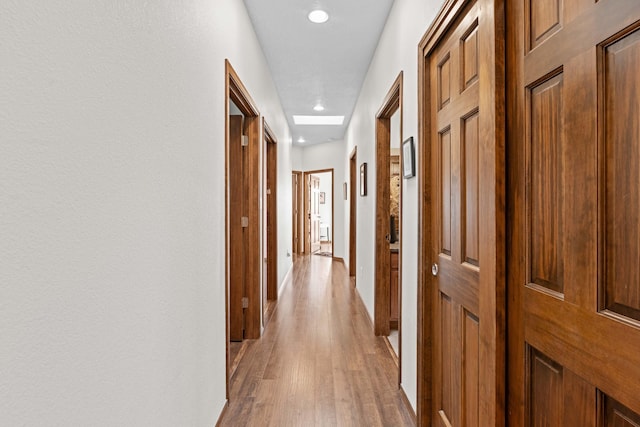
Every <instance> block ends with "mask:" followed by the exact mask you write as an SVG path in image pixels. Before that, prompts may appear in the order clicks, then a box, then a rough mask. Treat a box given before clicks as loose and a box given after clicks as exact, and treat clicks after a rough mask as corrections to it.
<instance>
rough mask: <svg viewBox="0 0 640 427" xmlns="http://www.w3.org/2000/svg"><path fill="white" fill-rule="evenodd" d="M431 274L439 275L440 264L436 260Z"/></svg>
mask: <svg viewBox="0 0 640 427" xmlns="http://www.w3.org/2000/svg"><path fill="white" fill-rule="evenodd" d="M431 274H433V275H434V276H437V275H438V264H436V263H435V262H434V263H433V265H432V266H431Z"/></svg>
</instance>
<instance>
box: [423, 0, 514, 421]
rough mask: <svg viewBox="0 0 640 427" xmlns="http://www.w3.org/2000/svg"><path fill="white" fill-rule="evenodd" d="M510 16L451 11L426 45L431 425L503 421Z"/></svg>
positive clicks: (473, 8)
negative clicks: (504, 47) (506, 27)
mask: <svg viewBox="0 0 640 427" xmlns="http://www.w3.org/2000/svg"><path fill="white" fill-rule="evenodd" d="M502 10H503V6H502V5H501V3H500V2H496V1H491V0H477V1H450V2H446V7H444V8H443V10H442V12H441V14H440V16H439V17H438V18H437V19H436V21H435V22H434V25H433V26H432V28H431V29H430V30H429V31H428V32H427V34H426V35H425V38H424V39H423V42H422V43H421V49H422V52H423V54H424V57H425V62H424V64H423V65H421V67H422V66H423V68H421V72H420V73H421V76H423V77H422V79H423V80H422V84H423V86H422V90H421V99H422V102H421V105H422V107H421V108H422V110H421V111H423V113H422V114H424V116H425V117H424V120H425V129H426V132H427V133H426V135H424V138H425V146H426V147H427V148H426V149H428V150H429V151H428V152H425V151H421V153H423V154H422V157H421V158H422V159H423V160H424V162H423V165H422V166H421V167H422V168H423V169H422V171H423V172H424V173H425V174H428V176H426V178H425V179H426V184H421V186H423V187H422V188H423V190H422V191H423V193H422V194H424V195H425V198H424V200H425V202H424V211H423V212H424V214H423V215H422V217H425V218H427V219H429V220H430V224H429V225H425V224H424V223H423V225H422V236H423V237H422V238H423V240H424V241H425V242H426V243H425V245H428V246H425V247H424V249H422V252H421V253H422V254H424V255H421V259H422V262H423V263H424V264H426V265H424V264H423V265H422V266H421V273H420V274H421V280H422V284H423V286H424V287H425V290H424V291H422V292H424V293H422V294H421V295H422V296H420V304H421V307H420V309H419V310H420V313H421V314H420V316H421V317H420V318H421V319H422V321H421V328H428V329H427V330H430V331H432V335H431V337H432V338H429V337H428V335H426V334H424V333H423V332H419V334H420V337H421V338H419V347H420V348H419V351H420V356H419V357H420V366H419V372H420V373H421V375H422V376H424V378H426V379H427V381H429V380H430V381H432V384H431V393H430V394H429V392H425V391H424V388H422V386H420V396H419V401H420V408H419V417H420V418H419V419H420V422H421V423H422V424H423V425H428V424H429V421H431V423H432V424H433V425H438V426H494V425H495V426H499V425H502V424H503V423H504V398H505V397H504V389H505V382H506V380H505V375H504V369H505V365H504V359H505V356H504V354H505V347H504V346H505V339H504V334H505V329H504V328H505V325H504V316H505V304H504V275H503V268H504V267H503V265H504V264H503V263H504V257H503V256H502V252H501V251H502V250H503V248H504V239H503V230H504V228H503V227H504V206H503V200H504V186H503V183H504V163H503V154H504V151H503V148H502V147H503V141H504V133H503V130H502V129H503V127H502V120H503V119H502V118H503V117H504V115H503V114H501V112H502V108H503V105H502V104H501V102H503V101H502V100H503V98H502V97H503V96H504V92H503V89H502V88H501V85H500V82H501V81H502V75H503V74H502V73H503V68H502V63H503V58H502V56H500V55H501V53H502V51H501V49H500V46H501V44H502V42H503V40H504V39H503V37H504V35H503V34H502V33H501V32H500V31H501V28H502V24H501V23H502V21H501V15H500V12H501V11H502ZM427 162H428V163H427ZM427 262H428V264H427ZM425 294H426V295H427V296H426V297H425V296H424V295H425ZM423 330H424V329H423ZM426 370H429V371H430V372H426ZM430 398H431V399H430Z"/></svg>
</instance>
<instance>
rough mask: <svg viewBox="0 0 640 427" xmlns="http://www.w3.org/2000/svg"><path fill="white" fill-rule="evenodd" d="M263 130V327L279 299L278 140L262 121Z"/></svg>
mask: <svg viewBox="0 0 640 427" xmlns="http://www.w3.org/2000/svg"><path fill="white" fill-rule="evenodd" d="M262 129H263V133H264V150H265V152H264V159H265V164H264V169H263V170H264V183H265V188H264V194H265V202H264V206H265V210H264V216H265V217H264V218H263V220H264V223H265V225H266V226H265V230H264V233H265V236H264V248H263V250H264V260H265V264H266V265H265V268H264V275H265V278H264V281H263V288H262V319H263V320H262V323H263V325H264V326H266V324H267V322H268V321H269V317H271V313H272V312H273V309H274V308H275V302H276V300H277V299H278V145H277V143H278V141H277V139H276V137H275V134H274V133H273V131H272V130H271V128H270V127H269V125H268V124H267V122H266V121H265V120H264V119H263V120H262Z"/></svg>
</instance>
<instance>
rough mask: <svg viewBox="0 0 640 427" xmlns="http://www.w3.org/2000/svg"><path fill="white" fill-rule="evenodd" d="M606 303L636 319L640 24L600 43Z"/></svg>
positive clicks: (639, 315) (639, 285)
mask: <svg viewBox="0 0 640 427" xmlns="http://www.w3.org/2000/svg"><path fill="white" fill-rule="evenodd" d="M604 58H605V67H606V68H605V76H604V78H603V80H604V98H605V108H606V113H605V116H604V118H605V126H604V128H605V140H604V146H605V153H606V154H605V156H606V189H605V191H606V196H605V203H606V207H605V248H606V259H605V268H606V283H605V292H604V294H605V301H604V308H606V309H607V310H610V311H613V312H616V313H618V314H620V315H622V316H625V317H629V318H631V319H634V320H636V321H640V192H639V191H638V188H639V187H640V162H639V161H638V159H640V138H639V136H640V119H639V118H640V72H639V70H640V30H637V31H635V32H632V33H630V34H628V35H625V36H623V37H621V38H619V39H617V40H616V41H615V42H613V43H611V44H610V45H608V46H606V48H604Z"/></svg>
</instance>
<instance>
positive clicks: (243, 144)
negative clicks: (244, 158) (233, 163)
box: [240, 135, 249, 147]
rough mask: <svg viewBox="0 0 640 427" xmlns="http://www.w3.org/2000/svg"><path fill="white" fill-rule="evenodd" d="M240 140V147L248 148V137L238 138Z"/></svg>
mask: <svg viewBox="0 0 640 427" xmlns="http://www.w3.org/2000/svg"><path fill="white" fill-rule="evenodd" d="M240 140H241V141H242V146H243V147H248V146H249V136H248V135H242V138H240Z"/></svg>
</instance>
